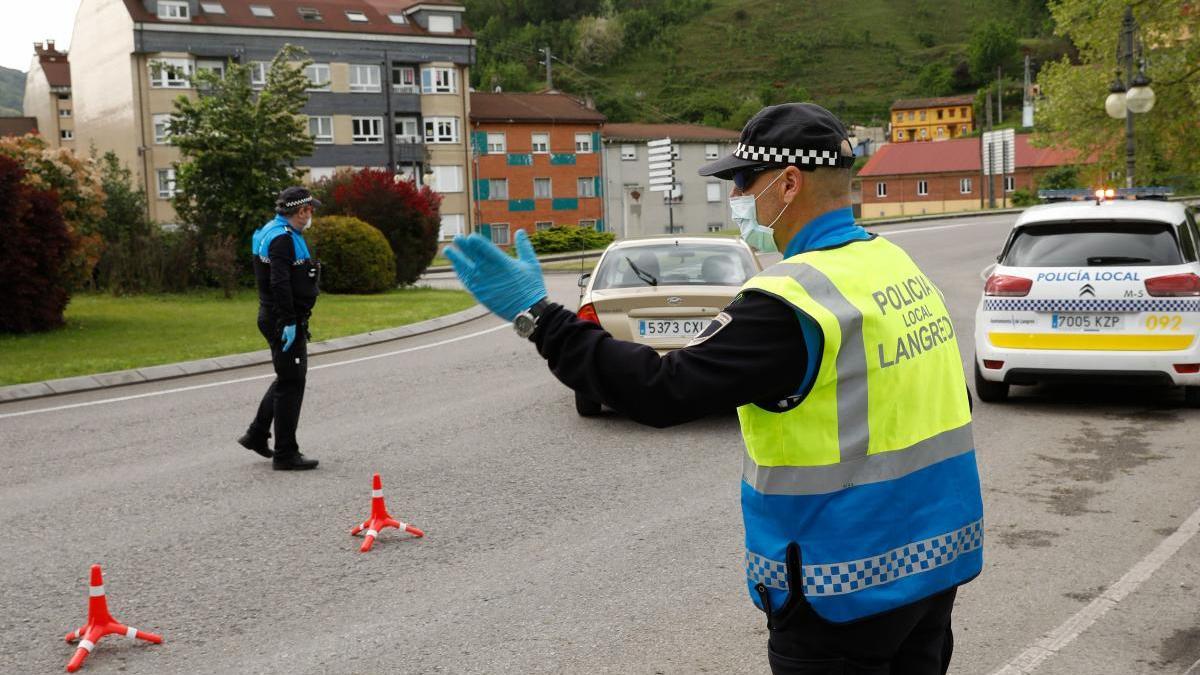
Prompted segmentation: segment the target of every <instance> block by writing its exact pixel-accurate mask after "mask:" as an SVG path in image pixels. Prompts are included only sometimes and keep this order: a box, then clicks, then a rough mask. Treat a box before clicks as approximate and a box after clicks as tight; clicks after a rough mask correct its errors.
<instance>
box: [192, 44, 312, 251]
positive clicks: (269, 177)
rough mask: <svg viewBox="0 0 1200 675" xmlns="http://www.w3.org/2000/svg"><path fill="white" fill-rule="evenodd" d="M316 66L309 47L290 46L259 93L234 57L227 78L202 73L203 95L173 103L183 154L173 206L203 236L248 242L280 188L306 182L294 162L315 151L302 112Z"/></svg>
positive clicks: (277, 58) (274, 62) (199, 86)
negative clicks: (308, 72) (307, 72)
mask: <svg viewBox="0 0 1200 675" xmlns="http://www.w3.org/2000/svg"><path fill="white" fill-rule="evenodd" d="M310 63H312V61H311V60H308V58H307V55H306V53H305V52H304V50H302V49H300V48H299V47H294V46H291V45H287V46H284V48H283V49H282V50H280V52H279V53H278V54H277V55H276V56H275V58H274V59H273V60H272V61H271V65H270V68H269V70H268V71H267V78H266V84H265V85H264V86H263V88H262V89H261V90H259V91H256V90H255V89H254V88H253V87H252V86H251V84H250V66H249V65H243V64H238V63H234V62H232V61H231V62H229V63H228V64H227V65H226V68H225V76H224V77H221V76H219V75H217V74H216V73H214V72H212V71H201V72H198V73H196V75H195V77H194V82H195V84H196V87H197V89H198V90H200V92H201V95H200V96H199V97H198V98H196V99H195V100H192V99H189V98H188V97H186V96H180V97H179V98H177V99H176V100H175V112H174V114H173V115H172V116H171V143H172V144H174V145H175V146H176V147H177V148H179V152H180V154H181V155H182V161H181V162H180V164H179V166H178V169H177V171H176V179H175V185H176V188H177V190H178V194H177V196H176V197H175V200H174V204H175V210H176V212H177V213H178V214H179V216H180V218H182V219H183V221H184V222H186V223H189V224H191V225H194V226H195V227H196V228H197V229H198V230H199V232H200V235H201V237H202V240H203V241H208V240H210V239H213V237H214V236H216V235H220V236H225V237H233V238H234V240H235V241H237V242H239V244H240V243H245V242H248V241H249V239H250V233H251V232H253V231H254V229H255V228H256V227H258V226H259V225H261V224H262V223H263V222H265V221H266V220H268V219H269V218H270V217H271V213H272V205H273V203H274V200H275V196H276V195H277V194H278V193H279V191H280V190H282V189H283V188H284V187H287V186H288V185H292V184H295V183H297V182H299V181H300V178H301V175H302V174H301V172H300V171H298V170H297V169H296V161H297V160H298V159H300V158H302V157H305V156H308V155H311V154H312V150H313V139H312V137H311V136H309V134H308V128H307V126H306V124H305V122H304V118H303V117H302V116H301V115H300V112H301V109H302V108H303V106H304V104H305V102H306V101H307V100H308V94H307V93H306V91H305V90H306V89H307V88H308V86H309V82H308V79H307V78H306V77H305V76H304V68H305V66H307V65H308V64H310Z"/></svg>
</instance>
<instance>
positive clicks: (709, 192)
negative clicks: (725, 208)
mask: <svg viewBox="0 0 1200 675" xmlns="http://www.w3.org/2000/svg"><path fill="white" fill-rule="evenodd" d="M704 193H705V195H706V196H707V198H708V201H709V202H719V201H721V184H720V183H708V184H706V185H705V186H704Z"/></svg>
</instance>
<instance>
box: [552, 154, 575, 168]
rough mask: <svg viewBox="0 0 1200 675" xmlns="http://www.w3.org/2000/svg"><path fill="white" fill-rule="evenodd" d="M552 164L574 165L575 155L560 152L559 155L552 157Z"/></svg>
mask: <svg viewBox="0 0 1200 675" xmlns="http://www.w3.org/2000/svg"><path fill="white" fill-rule="evenodd" d="M550 163H551V164H555V165H565V164H574V163H575V153H573V152H560V153H558V154H554V155H550Z"/></svg>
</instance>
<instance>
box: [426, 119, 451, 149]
mask: <svg viewBox="0 0 1200 675" xmlns="http://www.w3.org/2000/svg"><path fill="white" fill-rule="evenodd" d="M443 125H446V126H444V127H443ZM459 130H460V128H459V120H458V118H457V117H426V118H425V129H424V131H425V142H426V143H430V144H441V143H458V142H460V141H459Z"/></svg>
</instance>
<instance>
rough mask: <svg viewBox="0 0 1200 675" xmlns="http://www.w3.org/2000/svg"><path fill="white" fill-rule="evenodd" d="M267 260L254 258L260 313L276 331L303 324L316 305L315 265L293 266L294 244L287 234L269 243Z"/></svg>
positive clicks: (294, 264)
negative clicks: (268, 260)
mask: <svg viewBox="0 0 1200 675" xmlns="http://www.w3.org/2000/svg"><path fill="white" fill-rule="evenodd" d="M267 257H268V259H270V262H269V263H265V262H263V261H262V259H261V258H259V257H258V256H255V257H254V280H255V283H256V285H257V286H258V305H259V311H260V313H263V314H265V315H266V317H268V320H269V321H271V322H272V323H274V324H275V328H276V329H279V330H282V329H283V327H284V326H289V325H291V324H307V323H308V317H310V316H312V309H313V306H314V305H315V304H317V295H318V294H319V290H318V287H317V284H318V277H319V269H320V268H319V266H318V265H317V263H316V262H314V261H311V260H310V261H307V262H301V263H300V264H298V265H297V264H296V245H295V244H294V243H293V242H292V236H291V235H290V234H287V233H285V234H281V235H279V236H277V237H275V238H274V239H272V240H271V244H270V246H269V247H268V248H267Z"/></svg>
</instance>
